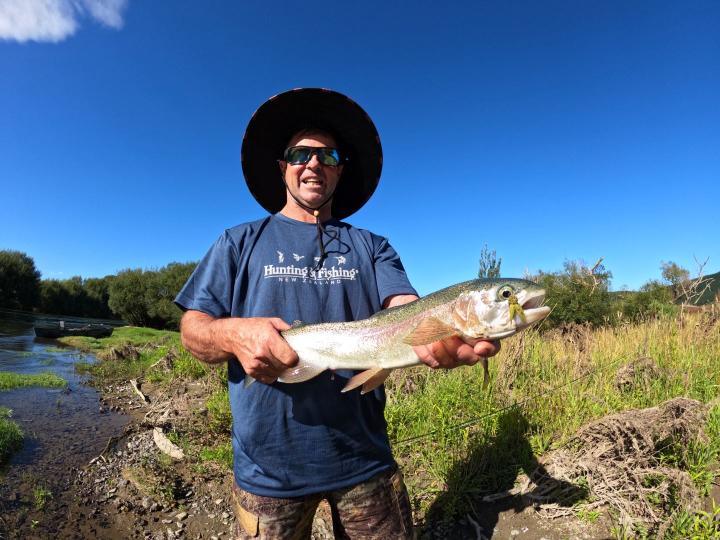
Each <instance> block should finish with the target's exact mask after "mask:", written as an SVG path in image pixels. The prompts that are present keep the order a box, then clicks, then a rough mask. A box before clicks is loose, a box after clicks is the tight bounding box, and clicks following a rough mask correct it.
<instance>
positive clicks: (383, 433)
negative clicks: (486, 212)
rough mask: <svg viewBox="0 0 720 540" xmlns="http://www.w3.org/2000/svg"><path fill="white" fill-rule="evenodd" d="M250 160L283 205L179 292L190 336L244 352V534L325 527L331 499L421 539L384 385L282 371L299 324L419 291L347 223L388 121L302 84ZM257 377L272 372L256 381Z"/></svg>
mask: <svg viewBox="0 0 720 540" xmlns="http://www.w3.org/2000/svg"><path fill="white" fill-rule="evenodd" d="M242 164H243V172H244V174H245V180H246V182H247V184H248V187H249V188H250V191H251V193H252V194H253V196H254V197H255V198H256V199H257V201H258V202H259V203H260V205H261V206H263V208H265V209H266V210H267V211H268V212H269V213H270V215H269V216H267V217H265V218H264V219H261V220H258V221H253V222H250V223H245V224H243V225H240V226H237V227H234V228H231V229H228V230H227V231H225V233H224V234H223V235H221V237H220V238H219V239H218V240H217V242H216V243H215V245H214V246H213V247H212V248H211V249H210V251H209V252H208V254H207V255H206V256H205V258H204V259H203V260H202V261H201V263H200V264H199V265H198V268H197V269H196V270H195V272H194V273H193V275H192V276H191V278H190V279H189V281H188V283H187V284H186V285H185V287H184V288H183V290H182V291H181V292H180V293H179V294H178V297H177V299H176V302H177V304H178V305H179V306H180V307H181V308H183V309H185V310H186V313H185V315H184V316H183V320H182V325H181V331H182V340H183V344H184V345H185V347H187V348H188V350H190V351H191V352H192V353H193V354H194V355H195V356H196V357H197V358H199V359H200V360H203V361H205V362H211V363H213V362H225V361H227V362H228V381H229V386H230V402H231V409H232V414H233V430H232V443H233V453H234V476H235V486H234V489H233V497H234V502H235V510H236V514H237V517H238V520H237V521H238V526H237V537H238V538H252V537H258V536H259V537H260V538H309V535H310V528H311V524H312V518H313V515H314V512H315V509H316V507H317V505H318V503H319V502H320V500H322V499H327V500H328V502H329V503H330V507H331V511H332V514H333V527H334V531H335V534H336V536H338V537H345V538H347V537H350V538H358V537H361V538H382V539H386V538H411V537H412V536H413V531H412V517H411V513H410V505H409V501H408V496H407V491H406V489H405V486H404V484H403V481H402V477H401V475H400V473H399V471H398V470H397V465H396V464H395V461H394V459H393V457H392V453H391V450H390V445H389V442H388V437H387V429H386V424H385V419H384V416H383V411H384V406H385V395H384V390H383V388H382V387H380V388H377V389H375V390H374V391H372V392H370V393H368V394H366V395H361V394H360V391H359V390H355V391H352V392H348V393H345V394H343V393H341V392H340V390H341V389H342V387H343V386H344V385H345V383H346V382H347V379H348V378H349V377H351V376H352V372H346V371H338V372H335V373H333V372H325V373H322V374H320V375H318V376H317V377H315V378H313V379H311V380H309V381H306V382H304V383H298V384H283V383H279V382H277V378H278V376H279V375H280V374H281V373H282V372H283V370H285V369H287V368H288V367H291V366H293V365H295V364H296V363H297V360H298V358H297V355H296V353H295V352H294V351H293V350H292V349H291V348H290V346H289V345H288V344H287V342H285V340H284V339H283V338H282V336H281V334H280V332H281V331H283V330H286V329H287V328H289V327H290V326H289V324H288V323H289V322H292V321H295V320H301V321H303V322H305V323H319V322H335V321H348V320H357V319H363V318H366V317H369V316H370V315H372V314H373V313H375V312H377V311H379V310H380V309H382V308H387V307H391V306H397V305H401V304H404V303H407V302H410V301H412V300H414V299H416V298H417V295H416V293H415V290H414V289H413V288H412V286H411V285H410V283H409V282H408V279H407V276H406V275H405V271H404V269H403V266H402V264H401V262H400V259H399V257H398V255H397V253H396V252H395V251H394V250H393V248H392V247H391V246H390V245H389V243H388V242H387V240H386V239H385V238H383V237H380V236H377V235H375V234H373V233H371V232H369V231H365V230H361V229H356V228H354V227H352V226H351V225H349V224H347V223H344V222H341V221H339V219H343V218H345V217H347V216H349V215H351V214H352V213H354V212H355V211H357V210H358V209H359V208H360V207H362V206H363V205H364V204H365V202H366V201H367V200H368V199H369V198H370V196H371V195H372V193H373V192H374V190H375V188H376V186H377V183H378V181H379V178H380V171H381V168H382V149H381V146H380V139H379V137H378V135H377V131H376V130H375V126H374V125H373V123H372V121H371V120H370V118H369V117H368V116H367V114H365V112H364V111H363V110H362V109H361V108H360V107H359V106H358V105H357V104H356V103H355V102H353V101H351V100H350V99H348V98H347V97H345V96H343V95H342V94H339V93H337V92H333V91H329V90H322V89H298V90H292V91H289V92H285V93H283V94H279V95H277V96H275V97H273V98H271V99H270V100H269V101H267V102H266V103H265V104H264V105H262V106H261V107H260V109H258V110H257V111H256V113H255V114H254V115H253V117H252V119H251V120H250V123H249V125H248V127H247V130H246V133H245V138H244V140H243V146H242ZM415 351H416V353H417V355H418V357H419V358H420V359H421V360H422V361H423V362H425V363H426V364H428V365H429V366H431V367H433V368H438V367H443V368H453V367H456V366H458V365H473V364H475V363H476V362H477V361H478V360H479V359H480V358H481V357H487V356H492V355H493V354H495V353H497V351H498V345H497V344H495V343H491V342H487V341H481V342H478V343H476V344H473V345H470V344H467V343H464V342H462V341H460V340H459V339H456V338H453V339H448V340H444V341H441V342H437V343H432V344H430V345H427V346H422V347H416V348H415ZM248 376H249V377H252V378H254V379H256V380H257V381H259V383H255V384H250V385H246V384H244V382H245V378H246V377H248Z"/></svg>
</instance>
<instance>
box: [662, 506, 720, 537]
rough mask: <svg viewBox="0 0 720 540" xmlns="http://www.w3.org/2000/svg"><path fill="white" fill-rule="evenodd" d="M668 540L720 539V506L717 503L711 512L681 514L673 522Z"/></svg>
mask: <svg viewBox="0 0 720 540" xmlns="http://www.w3.org/2000/svg"><path fill="white" fill-rule="evenodd" d="M664 538H665V539H666V540H687V539H690V540H717V539H718V538H720V506H717V505H716V503H715V501H713V504H712V510H711V511H710V512H705V511H699V512H695V513H689V512H686V511H684V512H680V513H679V515H678V516H677V517H676V518H675V519H674V520H673V522H672V526H671V527H670V528H669V530H668V531H667V533H666V534H665V536H664Z"/></svg>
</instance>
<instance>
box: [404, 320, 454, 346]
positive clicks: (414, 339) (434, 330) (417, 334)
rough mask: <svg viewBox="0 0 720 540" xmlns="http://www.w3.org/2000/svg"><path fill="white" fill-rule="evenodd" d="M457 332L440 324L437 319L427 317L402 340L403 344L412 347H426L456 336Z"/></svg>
mask: <svg viewBox="0 0 720 540" xmlns="http://www.w3.org/2000/svg"><path fill="white" fill-rule="evenodd" d="M457 335H458V332H457V330H455V328H453V327H452V326H450V325H448V324H446V323H444V322H442V321H441V320H440V319H438V318H437V317H428V318H427V319H423V320H422V321H420V324H418V325H417V326H416V327H415V329H414V330H413V331H412V332H410V333H409V334H408V335H407V336H405V338H404V339H403V343H407V344H408V345H412V346H413V347H415V346H417V345H427V344H428V343H432V342H434V341H439V340H441V339H446V338H449V337H452V336H457Z"/></svg>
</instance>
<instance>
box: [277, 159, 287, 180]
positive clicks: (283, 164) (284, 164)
mask: <svg viewBox="0 0 720 540" xmlns="http://www.w3.org/2000/svg"><path fill="white" fill-rule="evenodd" d="M278 166H279V167H280V174H281V175H282V177H283V178H285V169H287V161H283V160H282V159H278Z"/></svg>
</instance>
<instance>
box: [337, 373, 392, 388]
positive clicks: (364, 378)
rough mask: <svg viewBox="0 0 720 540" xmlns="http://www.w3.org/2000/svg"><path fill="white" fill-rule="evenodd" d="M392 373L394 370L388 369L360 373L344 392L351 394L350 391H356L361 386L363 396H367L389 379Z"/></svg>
mask: <svg viewBox="0 0 720 540" xmlns="http://www.w3.org/2000/svg"><path fill="white" fill-rule="evenodd" d="M391 371H392V369H386V368H371V369H366V370H365V371H363V372H361V373H358V374H357V375H355V376H354V377H352V378H351V379H350V380H349V381H348V382H347V384H346V385H345V387H344V388H343V389H342V392H349V391H350V390H354V389H355V388H357V387H358V386H361V385H362V390H361V391H360V393H361V394H367V393H368V392H372V391H373V390H375V389H376V388H377V387H378V386H380V385H381V384H382V383H384V382H385V379H387V378H388V376H389V375H390V372H391Z"/></svg>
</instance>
